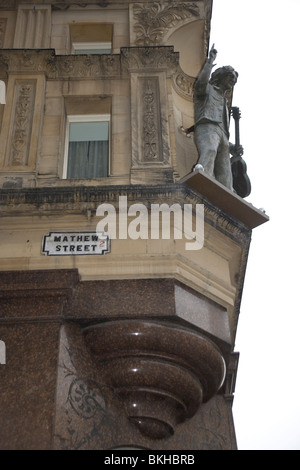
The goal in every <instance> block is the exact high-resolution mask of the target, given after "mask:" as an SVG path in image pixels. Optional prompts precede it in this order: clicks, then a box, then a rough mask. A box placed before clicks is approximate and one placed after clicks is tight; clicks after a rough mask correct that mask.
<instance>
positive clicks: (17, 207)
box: [0, 183, 251, 247]
mask: <svg viewBox="0 0 300 470" xmlns="http://www.w3.org/2000/svg"><path fill="white" fill-rule="evenodd" d="M122 195H126V196H127V199H128V202H129V203H130V202H132V203H134V202H137V201H138V202H140V203H143V204H145V205H146V206H147V205H149V206H150V204H154V203H156V204H163V203H170V204H174V203H177V204H181V205H182V206H183V204H204V207H205V220H206V221H207V222H208V223H209V224H212V225H213V226H214V227H215V228H217V229H218V230H220V231H221V232H222V233H224V234H226V235H227V236H229V237H230V238H231V239H233V240H234V241H235V242H237V243H238V245H240V246H242V247H248V244H249V240H250V237H251V230H250V229H249V228H248V227H247V226H245V225H244V224H243V223H241V222H239V221H238V220H237V219H235V218H234V217H232V216H230V214H228V213H225V212H224V211H222V210H221V209H219V208H218V207H216V206H215V205H213V204H212V203H211V202H210V201H209V200H208V199H206V198H205V196H203V195H201V194H200V193H198V192H197V191H194V190H193V189H191V188H189V187H188V186H186V185H184V184H178V183H169V184H162V185H155V186H148V185H147V186H143V185H128V186H127V185H122V186H107V187H98V186H77V187H75V188H74V187H62V188H60V187H53V188H52V187H51V188H50V187H49V188H28V189H25V188H23V189H19V190H16V189H1V190H0V208H1V213H2V216H4V215H7V216H17V215H18V214H22V215H25V214H26V213H27V212H28V211H29V212H30V214H31V215H38V214H41V213H45V214H46V213H49V212H52V213H53V212H60V211H62V210H63V211H68V212H69V211H71V212H75V213H76V212H78V211H79V212H82V210H91V211H95V210H96V209H97V207H98V205H99V204H102V203H104V202H109V203H111V204H116V205H117V204H118V200H119V196H122Z"/></svg>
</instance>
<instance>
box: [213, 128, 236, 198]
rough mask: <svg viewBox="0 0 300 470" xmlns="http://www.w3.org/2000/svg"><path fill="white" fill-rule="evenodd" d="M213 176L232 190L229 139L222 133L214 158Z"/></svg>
mask: <svg viewBox="0 0 300 470" xmlns="http://www.w3.org/2000/svg"><path fill="white" fill-rule="evenodd" d="M214 171H215V178H216V180H217V181H219V182H220V183H221V184H223V185H224V186H226V188H228V189H230V190H231V191H233V187H232V172H231V163H230V153H229V140H228V138H227V136H226V135H225V133H223V136H222V139H221V141H220V145H219V148H218V152H217V156H216V160H215V169H214Z"/></svg>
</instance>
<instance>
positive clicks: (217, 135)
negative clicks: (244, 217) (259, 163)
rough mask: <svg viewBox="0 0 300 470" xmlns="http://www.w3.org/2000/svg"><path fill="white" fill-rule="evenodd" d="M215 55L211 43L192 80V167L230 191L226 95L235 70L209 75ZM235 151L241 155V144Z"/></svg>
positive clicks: (230, 173) (224, 69) (227, 69)
mask: <svg viewBox="0 0 300 470" xmlns="http://www.w3.org/2000/svg"><path fill="white" fill-rule="evenodd" d="M216 56H217V51H216V49H215V48H214V45H213V46H212V48H211V50H210V52H209V57H208V59H207V60H206V63H205V65H204V67H203V69H202V71H201V73H200V75H199V77H198V78H197V80H196V83H195V90H194V108H195V109H194V113H195V126H194V139H195V144H196V146H197V149H198V153H199V160H198V162H197V164H196V165H195V166H194V171H195V170H197V169H198V168H200V169H203V170H204V171H205V172H206V173H207V174H208V175H210V176H214V177H215V178H216V180H217V181H219V182H220V183H222V184H223V185H224V186H226V187H227V188H229V189H231V190H233V187H232V172H231V164H230V147H231V146H232V144H230V143H229V113H228V103H227V99H226V97H225V95H226V93H227V92H228V91H230V90H231V89H232V88H233V87H234V85H235V84H236V82H237V78H238V73H237V72H236V71H235V70H234V69H233V68H232V67H230V66H226V67H221V68H218V69H217V70H216V71H215V72H213V73H212V74H211V71H212V68H213V67H214V60H215V58H216ZM237 150H238V149H235V151H237ZM238 151H239V152H240V155H242V154H243V149H242V147H241V148H240V149H239V150H238Z"/></svg>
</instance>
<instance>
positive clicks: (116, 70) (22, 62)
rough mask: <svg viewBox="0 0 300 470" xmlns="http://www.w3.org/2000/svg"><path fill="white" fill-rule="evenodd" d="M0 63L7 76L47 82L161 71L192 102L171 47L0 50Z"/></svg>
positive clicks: (185, 77)
mask: <svg viewBox="0 0 300 470" xmlns="http://www.w3.org/2000/svg"><path fill="white" fill-rule="evenodd" d="M0 63H1V64H2V65H3V66H4V68H5V70H6V73H8V74H36V73H41V74H45V75H46V77H47V79H48V80H87V79H102V80H103V79H111V78H122V77H125V78H126V77H128V74H129V73H131V72H149V71H150V70H151V71H154V72H157V71H164V72H165V73H167V76H168V77H170V78H171V79H172V83H173V86H174V89H175V90H176V92H177V93H178V94H179V95H181V96H182V97H183V98H185V99H187V100H190V101H191V100H192V99H193V86H194V82H195V78H194V77H190V76H189V75H187V74H185V73H184V72H183V71H182V69H181V67H180V65H179V55H178V53H177V52H174V48H173V46H158V47H125V48H122V49H121V53H120V54H110V55H56V54H55V51H54V49H40V50H31V49H2V50H1V51H0Z"/></svg>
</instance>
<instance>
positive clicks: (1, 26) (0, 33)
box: [0, 18, 7, 49]
mask: <svg viewBox="0 0 300 470" xmlns="http://www.w3.org/2000/svg"><path fill="white" fill-rule="evenodd" d="M6 26H7V18H0V48H1V49H2V48H3V47H4V38H5V31H6Z"/></svg>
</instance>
